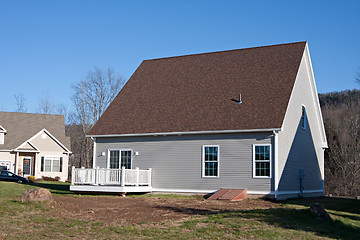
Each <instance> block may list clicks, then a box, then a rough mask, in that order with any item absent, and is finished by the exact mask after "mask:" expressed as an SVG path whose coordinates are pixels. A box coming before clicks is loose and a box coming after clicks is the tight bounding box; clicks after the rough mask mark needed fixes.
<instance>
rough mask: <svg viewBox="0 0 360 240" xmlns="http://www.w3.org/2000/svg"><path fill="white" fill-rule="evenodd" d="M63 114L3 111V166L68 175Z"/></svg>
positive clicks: (0, 149) (38, 175)
mask: <svg viewBox="0 0 360 240" xmlns="http://www.w3.org/2000/svg"><path fill="white" fill-rule="evenodd" d="M69 149H70V138H69V137H66V136H65V125H64V116H61V115H50V114H34V113H18V112H0V166H6V167H7V169H8V170H9V171H11V172H14V173H15V174H18V175H20V176H24V177H28V176H35V178H41V177H42V176H47V177H53V178H54V177H60V179H61V180H62V181H66V180H67V178H68V161H69V155H70V153H71V152H70V150H69Z"/></svg>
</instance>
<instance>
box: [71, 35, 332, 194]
mask: <svg viewBox="0 0 360 240" xmlns="http://www.w3.org/2000/svg"><path fill="white" fill-rule="evenodd" d="M89 137H92V139H93V140H94V144H95V145H94V146H95V148H94V159H95V160H94V169H89V170H86V169H82V170H81V169H74V170H73V172H74V176H75V177H74V179H73V185H72V186H71V187H70V189H71V190H74V191H86V190H88V191H115V192H116V191H127V190H126V189H125V188H116V187H114V185H121V186H123V187H126V186H129V187H132V189H128V191H141V189H140V188H133V186H135V187H137V186H147V187H148V188H146V189H144V191H168V192H214V191H216V190H218V189H219V188H236V189H247V191H248V194H261V195H269V196H273V197H275V198H278V199H280V198H287V197H296V196H298V195H302V196H319V195H323V193H324V149H325V148H327V141H326V135H325V130H324V125H323V120H322V116H321V110H320V105H319V100H318V95H317V90H316V86H315V79H314V75H313V70H312V65H311V60H310V54H309V49H308V44H307V42H298V43H290V44H280V45H273V46H264V47H255V48H248V49H239V50H230V51H222V52H213V53H203V54H194V55H187V56H178V57H169V58H162V59H153V60H146V61H143V62H142V63H141V65H140V66H139V68H138V69H137V70H136V71H135V73H134V74H133V75H132V77H131V78H130V79H129V81H128V82H127V83H126V85H125V86H124V88H123V89H122V90H121V92H120V93H119V94H118V96H117V97H116V98H115V99H114V101H113V102H112V103H111V104H110V106H109V107H108V109H107V110H106V111H105V113H104V114H103V116H102V117H101V118H100V119H99V121H98V122H97V123H96V124H95V126H94V127H93V128H92V130H91V132H90V133H89ZM121 167H125V168H126V169H125V170H119V169H120V168H121ZM136 168H139V170H135V169H136ZM149 168H151V170H149V172H142V173H138V172H139V171H141V170H140V169H143V170H142V171H145V169H149ZM130 169H131V170H130ZM126 171H128V172H126ZM146 174H147V175H146ZM149 174H151V179H150V178H148V175H149ZM145 175H146V176H145ZM139 178H143V179H145V180H139ZM131 179H132V180H131ZM86 184H87V185H86Z"/></svg>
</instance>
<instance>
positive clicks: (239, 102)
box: [238, 94, 242, 104]
mask: <svg viewBox="0 0 360 240" xmlns="http://www.w3.org/2000/svg"><path fill="white" fill-rule="evenodd" d="M238 104H242V101H241V94H239V101H238Z"/></svg>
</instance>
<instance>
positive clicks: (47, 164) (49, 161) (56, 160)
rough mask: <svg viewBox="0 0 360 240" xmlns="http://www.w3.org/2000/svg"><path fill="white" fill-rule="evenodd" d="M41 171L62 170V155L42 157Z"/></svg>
mask: <svg viewBox="0 0 360 240" xmlns="http://www.w3.org/2000/svg"><path fill="white" fill-rule="evenodd" d="M41 171H43V172H62V157H55V156H45V157H42V158H41Z"/></svg>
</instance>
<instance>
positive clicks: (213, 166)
mask: <svg viewBox="0 0 360 240" xmlns="http://www.w3.org/2000/svg"><path fill="white" fill-rule="evenodd" d="M202 155H203V174H202V175H203V177H218V176H219V146H203V154H202Z"/></svg>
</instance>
